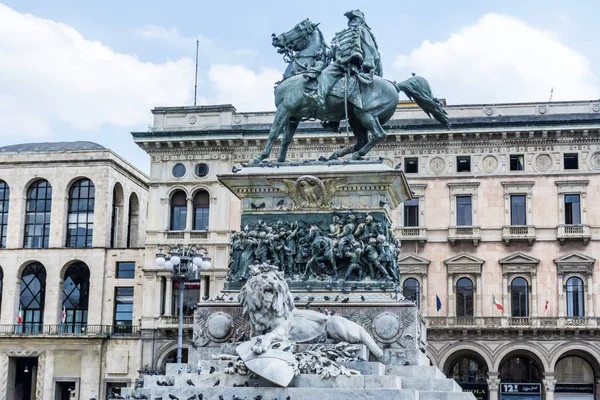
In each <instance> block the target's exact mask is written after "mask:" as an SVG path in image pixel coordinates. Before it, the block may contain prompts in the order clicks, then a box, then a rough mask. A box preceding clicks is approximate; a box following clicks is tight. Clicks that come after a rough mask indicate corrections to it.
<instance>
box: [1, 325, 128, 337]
mask: <svg viewBox="0 0 600 400" xmlns="http://www.w3.org/2000/svg"><path fill="white" fill-rule="evenodd" d="M138 334H139V332H138V327H137V326H131V325H89V324H75V325H69V324H61V325H47V324H28V323H24V324H9V325H0V336H14V335H18V336H27V335H39V336H106V337H109V336H138Z"/></svg>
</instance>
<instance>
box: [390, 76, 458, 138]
mask: <svg viewBox="0 0 600 400" xmlns="http://www.w3.org/2000/svg"><path fill="white" fill-rule="evenodd" d="M393 83H394V86H396V90H397V91H399V92H400V91H402V92H404V94H406V96H407V97H408V98H409V99H411V100H413V101H414V102H415V103H417V105H418V106H419V107H421V109H422V110H423V111H425V113H426V114H427V115H428V116H429V118H431V116H432V115H433V117H434V118H435V119H436V120H438V121H439V123H441V124H442V125H444V126H445V127H446V128H447V129H452V125H451V124H450V120H449V119H448V114H447V113H446V110H444V108H443V106H442V103H441V102H440V101H439V100H438V99H437V98H435V97H433V93H431V86H429V82H427V80H426V79H425V78H422V77H420V76H413V77H412V78H408V79H407V80H405V81H403V82H399V83H396V82H393Z"/></svg>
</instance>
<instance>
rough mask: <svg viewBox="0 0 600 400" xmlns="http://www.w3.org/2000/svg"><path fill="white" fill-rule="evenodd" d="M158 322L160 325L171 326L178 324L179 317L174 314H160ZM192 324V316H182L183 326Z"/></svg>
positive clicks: (163, 326)
mask: <svg viewBox="0 0 600 400" xmlns="http://www.w3.org/2000/svg"><path fill="white" fill-rule="evenodd" d="M158 323H159V325H160V327H162V328H165V327H171V326H178V325H179V317H178V316H176V315H161V316H160V318H159V320H158ZM193 325H194V317H183V326H184V327H188V328H191V327H192V326H193Z"/></svg>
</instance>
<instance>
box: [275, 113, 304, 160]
mask: <svg viewBox="0 0 600 400" xmlns="http://www.w3.org/2000/svg"><path fill="white" fill-rule="evenodd" d="M298 124H299V122H298V121H296V120H290V122H289V123H288V124H287V127H286V128H285V132H284V134H283V139H282V140H281V149H280V150H279V157H278V158H277V161H279V162H284V161H285V158H286V156H287V151H288V147H289V146H290V143H291V142H292V139H293V138H294V134H295V133H296V129H298Z"/></svg>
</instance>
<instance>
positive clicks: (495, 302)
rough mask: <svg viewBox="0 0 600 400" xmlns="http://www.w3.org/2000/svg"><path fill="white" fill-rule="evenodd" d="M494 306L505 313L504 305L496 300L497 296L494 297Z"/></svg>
mask: <svg viewBox="0 0 600 400" xmlns="http://www.w3.org/2000/svg"><path fill="white" fill-rule="evenodd" d="M492 304H493V305H495V306H496V308H497V309H498V310H500V311H504V307H502V303H500V302H499V301H498V300H496V296H494V295H492Z"/></svg>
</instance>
